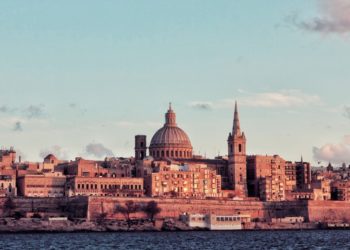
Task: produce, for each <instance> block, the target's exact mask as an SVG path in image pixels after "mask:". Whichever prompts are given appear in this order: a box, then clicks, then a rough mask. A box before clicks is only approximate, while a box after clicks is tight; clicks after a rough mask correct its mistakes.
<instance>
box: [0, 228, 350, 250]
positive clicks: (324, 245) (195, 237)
mask: <svg viewBox="0 0 350 250" xmlns="http://www.w3.org/2000/svg"><path fill="white" fill-rule="evenodd" d="M0 249H152V250H158V249H160V250H166V249H222V250H224V249H350V231H275V232H266V231H265V232H262V231H260V232H171V233H164V232H161V233H70V234H69V233H66V234H0Z"/></svg>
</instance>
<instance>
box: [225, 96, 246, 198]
mask: <svg viewBox="0 0 350 250" xmlns="http://www.w3.org/2000/svg"><path fill="white" fill-rule="evenodd" d="M246 143H247V140H246V137H245V134H244V132H242V131H241V126H240V121H239V114H238V107H237V102H236V103H235V113H234V118H233V128H232V132H231V133H230V134H229V136H228V139H227V144H228V174H229V181H230V184H231V187H232V188H233V189H234V190H235V191H236V194H237V195H238V196H244V197H245V196H247V156H246Z"/></svg>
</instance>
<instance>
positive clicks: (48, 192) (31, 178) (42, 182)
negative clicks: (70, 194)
mask: <svg viewBox="0 0 350 250" xmlns="http://www.w3.org/2000/svg"><path fill="white" fill-rule="evenodd" d="M65 184H66V176H64V175H62V173H57V172H56V173H45V174H35V175H30V174H27V175H24V176H20V177H18V178H17V189H18V195H19V196H25V197H63V196H65Z"/></svg>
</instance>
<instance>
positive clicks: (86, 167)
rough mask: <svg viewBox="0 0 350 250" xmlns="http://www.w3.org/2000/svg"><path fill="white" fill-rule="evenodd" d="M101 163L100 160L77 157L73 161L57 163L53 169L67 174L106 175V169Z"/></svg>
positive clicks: (84, 175)
mask: <svg viewBox="0 0 350 250" xmlns="http://www.w3.org/2000/svg"><path fill="white" fill-rule="evenodd" d="M101 165H102V162H100V161H93V160H85V159H83V158H81V157H77V158H76V159H75V160H74V161H70V162H66V163H62V164H58V165H57V166H56V168H55V170H56V171H61V172H62V173H64V174H65V175H68V176H83V177H98V176H103V177H107V176H108V169H106V168H103V167H102V166H101Z"/></svg>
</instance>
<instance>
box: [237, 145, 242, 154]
mask: <svg viewBox="0 0 350 250" xmlns="http://www.w3.org/2000/svg"><path fill="white" fill-rule="evenodd" d="M238 152H240V153H241V152H242V144H238Z"/></svg>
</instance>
